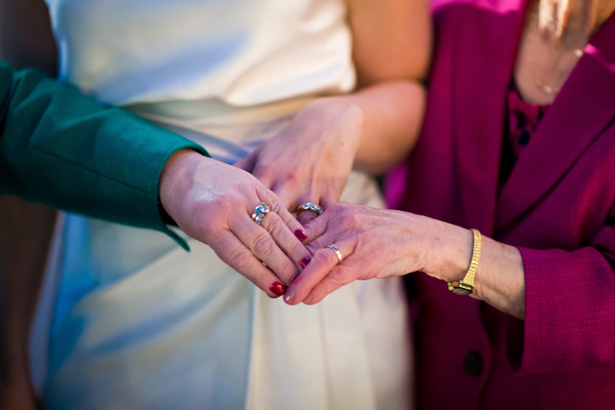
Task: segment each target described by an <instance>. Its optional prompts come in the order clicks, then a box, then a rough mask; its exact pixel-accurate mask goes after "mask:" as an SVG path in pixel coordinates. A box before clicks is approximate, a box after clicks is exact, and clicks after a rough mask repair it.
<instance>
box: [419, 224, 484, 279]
mask: <svg viewBox="0 0 615 410" xmlns="http://www.w3.org/2000/svg"><path fill="white" fill-rule="evenodd" d="M437 222H438V223H440V224H441V225H442V226H441V228H440V229H438V230H437V231H436V232H437V235H435V239H434V241H433V242H434V252H433V254H434V255H437V257H435V258H434V261H433V263H432V264H431V265H430V266H429V267H428V268H427V269H428V270H425V273H427V274H429V275H430V276H433V277H436V278H438V279H441V280H444V281H445V282H447V283H450V282H455V281H461V280H462V279H463V278H464V276H465V275H466V273H467V271H468V268H469V266H470V262H471V260H472V251H473V243H474V239H473V233H472V231H471V230H469V229H465V228H461V227H459V226H456V225H451V224H448V223H445V222H440V221H437Z"/></svg>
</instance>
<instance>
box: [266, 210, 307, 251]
mask: <svg viewBox="0 0 615 410" xmlns="http://www.w3.org/2000/svg"><path fill="white" fill-rule="evenodd" d="M271 204H272V206H271V207H272V210H273V212H275V213H276V214H277V215H278V216H279V217H280V219H281V220H282V221H283V222H284V224H286V226H287V228H288V230H289V231H290V232H292V233H293V234H294V235H295V237H296V238H297V239H298V240H299V241H300V242H305V241H306V240H307V239H308V234H307V232H306V231H305V229H304V228H303V225H302V224H301V223H300V222H299V221H298V220H297V219H295V218H294V217H293V215H292V214H291V213H290V212H288V210H287V209H286V208H284V207H283V206H282V205H281V204H280V203H279V202H277V201H275V200H272V201H271Z"/></svg>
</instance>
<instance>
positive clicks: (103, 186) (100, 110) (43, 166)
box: [0, 63, 207, 231]
mask: <svg viewBox="0 0 615 410" xmlns="http://www.w3.org/2000/svg"><path fill="white" fill-rule="evenodd" d="M0 98H1V99H2V103H3V104H2V106H0V120H1V121H2V123H3V132H2V135H0V194H3V193H12V194H15V195H18V196H21V197H23V198H25V199H27V200H29V201H36V202H43V203H46V204H48V205H50V206H52V207H54V208H59V209H64V210H67V211H70V212H77V213H82V214H85V215H88V216H92V217H96V218H101V219H106V220H110V221H113V222H118V223H123V224H128V225H133V226H139V227H145V228H150V229H158V230H162V231H164V230H165V229H166V228H165V225H164V224H163V223H162V220H161V219H160V217H159V214H158V205H157V204H158V179H159V177H160V173H161V171H162V169H163V166H164V165H165V163H166V161H167V159H168V158H169V157H170V156H171V154H172V153H173V152H175V151H177V150H180V149H184V148H191V149H193V150H197V151H200V152H201V153H203V154H207V153H206V151H205V150H204V149H203V148H202V147H200V146H198V145H197V144H195V143H193V142H192V141H189V140H187V139H185V138H183V137H181V136H179V135H176V134H173V133H171V132H169V131H167V130H164V129H161V128H158V127H156V126H154V125H153V124H151V123H149V122H147V121H146V120H144V119H142V118H139V117H137V116H136V115H134V114H133V113H130V112H128V111H126V110H122V109H120V108H115V107H105V106H103V105H101V104H99V103H97V102H96V101H94V100H92V99H90V98H88V97H86V96H84V95H82V94H80V93H79V92H78V91H77V90H75V89H71V88H67V87H63V86H61V85H60V84H58V83H57V82H55V81H54V80H51V79H49V78H45V77H44V76H43V75H42V74H41V73H40V72H37V71H36V70H22V71H15V70H13V69H12V68H11V67H9V66H8V65H6V64H4V63H0Z"/></svg>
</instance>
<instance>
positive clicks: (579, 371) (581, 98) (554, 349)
mask: <svg viewBox="0 0 615 410" xmlns="http://www.w3.org/2000/svg"><path fill="white" fill-rule="evenodd" d="M528 3H529V2H528V1H526V0H508V1H505V0H434V16H435V54H434V56H435V57H434V61H433V66H432V71H431V77H430V83H429V95H428V102H427V104H428V106H427V114H426V118H425V122H424V127H423V131H422V136H421V139H420V140H419V142H418V144H417V146H416V147H415V149H414V151H413V154H412V155H411V157H410V158H409V159H408V161H407V162H406V163H405V164H404V165H403V166H402V167H400V168H398V169H396V170H395V171H393V172H392V173H391V174H390V175H389V177H388V179H387V181H386V193H387V199H388V200H389V204H390V205H391V206H392V207H394V208H398V209H402V210H406V211H410V212H414V213H418V214H424V215H427V216H430V217H433V218H437V219H441V220H445V221H448V222H451V223H454V224H457V225H460V226H464V227H467V228H477V229H479V230H480V231H481V232H482V233H483V234H484V235H487V236H490V237H493V238H495V239H497V240H499V241H501V242H504V243H507V244H511V245H514V246H517V247H519V249H520V251H521V255H522V257H523V261H524V267H525V281H526V318H525V321H520V320H517V319H514V318H512V317H510V316H508V315H506V314H503V313H501V312H499V311H497V310H495V309H493V308H492V307H490V306H488V305H487V304H485V303H482V302H479V301H477V300H475V299H472V298H470V297H461V296H457V295H454V294H452V293H451V292H449V291H448V289H447V285H446V283H444V282H442V281H438V280H435V279H432V278H429V277H427V276H426V275H424V274H422V273H416V274H413V278H414V279H416V281H415V282H416V283H415V286H416V292H415V298H414V303H415V306H416V307H417V309H418V310H417V323H416V325H417V327H416V329H417V331H416V335H417V336H416V337H417V359H416V360H417V366H418V370H417V375H416V380H417V383H418V386H417V388H416V392H417V400H418V405H419V408H422V409H520V408H523V409H581V408H587V409H590V408H591V409H603V408H613V406H614V405H613V403H614V400H615V15H613V16H611V17H610V19H609V20H608V21H607V22H606V23H605V24H604V25H603V26H602V27H601V28H600V30H599V31H598V32H597V33H595V34H594V35H593V36H592V38H591V40H590V43H589V44H588V45H587V46H586V47H585V50H584V55H583V56H582V57H581V59H580V60H579V62H578V64H577V66H576V67H575V69H574V71H573V72H572V74H571V75H570V77H569V79H568V81H567V82H566V84H565V85H564V86H563V87H562V89H561V91H560V92H559V95H558V96H557V98H556V100H555V101H554V103H553V104H552V105H551V106H550V108H549V110H548V112H546V113H545V115H544V117H543V118H542V119H541V121H540V123H539V124H538V126H537V128H536V130H535V132H534V134H533V136H532V138H531V139H530V140H529V141H528V143H527V145H526V146H525V148H524V151H523V153H522V155H520V157H519V158H518V160H517V162H516V164H515V165H514V167H513V169H512V171H511V173H510V175H509V176H508V178H507V179H506V180H505V182H504V183H503V184H500V180H499V171H500V168H501V160H502V150H503V145H502V144H503V141H504V133H505V132H506V129H505V124H506V115H507V107H506V105H507V93H508V89H509V84H510V81H511V77H512V73H513V66H514V62H515V58H516V51H517V46H518V42H519V37H520V34H521V31H522V27H523V20H524V16H525V12H526V10H527V7H528V5H529V4H528Z"/></svg>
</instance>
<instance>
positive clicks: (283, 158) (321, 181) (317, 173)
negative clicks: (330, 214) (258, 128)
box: [235, 98, 363, 223]
mask: <svg viewBox="0 0 615 410" xmlns="http://www.w3.org/2000/svg"><path fill="white" fill-rule="evenodd" d="M362 121H363V115H362V112H361V110H360V109H359V108H357V107H354V106H348V104H347V103H345V102H344V100H343V99H341V98H322V99H319V100H316V101H312V102H311V103H309V104H308V105H306V106H305V107H304V108H303V109H302V110H301V111H300V112H299V113H298V114H297V115H296V116H295V117H294V118H293V119H292V121H291V122H290V123H289V124H288V125H287V126H286V127H285V128H284V129H283V130H282V131H280V132H279V133H278V134H277V135H275V136H274V137H273V138H271V139H270V140H268V141H267V142H265V143H264V144H263V145H261V146H260V147H259V148H258V149H257V150H256V151H254V152H253V153H252V154H251V155H249V156H248V157H246V158H244V159H243V160H241V161H239V162H237V163H236V164H235V165H236V166H237V167H239V168H242V169H244V170H246V171H248V172H250V173H252V175H254V176H255V177H256V178H258V179H259V180H260V181H261V182H262V183H263V184H264V185H265V186H266V187H268V188H270V189H271V190H273V192H275V193H276V195H278V197H279V198H280V202H281V203H282V205H283V206H284V207H285V208H286V209H289V210H291V211H294V210H295V209H296V208H297V207H298V206H299V205H301V204H304V203H306V202H312V203H315V204H319V205H320V206H322V207H323V208H324V209H326V208H327V207H328V206H330V205H331V204H333V203H335V202H337V201H338V200H339V198H340V195H341V193H342V189H343V188H344V185H345V184H346V181H347V179H348V175H349V174H350V170H351V168H352V164H353V161H354V157H355V153H356V151H357V148H358V144H359V139H360V133H361V127H362ZM314 217H315V215H314V214H313V213H310V212H302V213H301V214H299V216H298V218H299V220H300V221H301V222H302V223H306V222H307V221H309V220H310V219H311V218H314Z"/></svg>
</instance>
